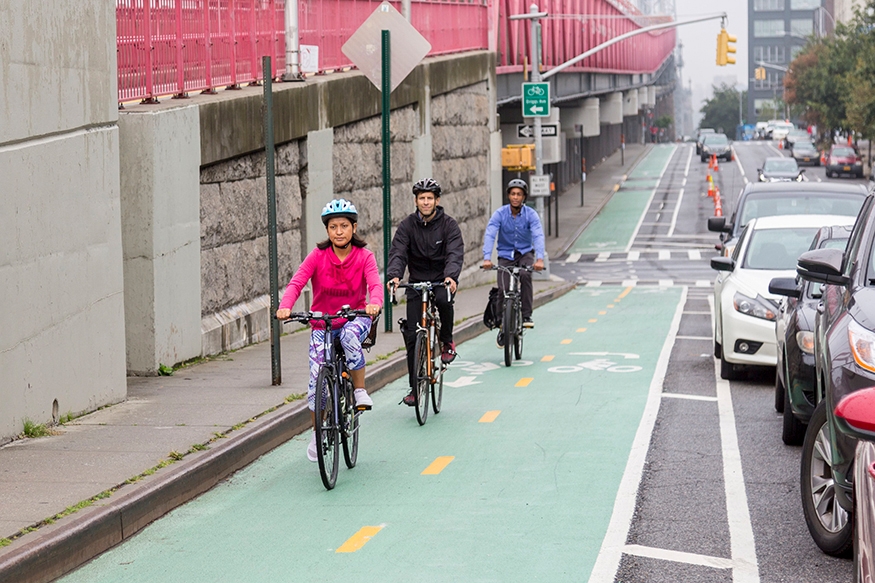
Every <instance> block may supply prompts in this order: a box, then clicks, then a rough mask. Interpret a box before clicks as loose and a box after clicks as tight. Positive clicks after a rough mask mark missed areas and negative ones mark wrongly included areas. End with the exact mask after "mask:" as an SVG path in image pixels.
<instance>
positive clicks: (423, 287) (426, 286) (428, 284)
mask: <svg viewBox="0 0 875 583" xmlns="http://www.w3.org/2000/svg"><path fill="white" fill-rule="evenodd" d="M441 286H443V287H444V288H445V289H446V290H447V301H448V302H449V301H452V299H453V294H452V292H450V286H448V285H447V284H445V283H444V282H442V281H434V282H432V281H422V282H419V283H399V284H398V285H395V286H393V287H392V305H393V306H397V305H398V298H397V297H395V292H396V291H397V290H398V288H401V287H403V288H407V289H412V290H415V291H419V292H422V291H427V292H430V291H433V290H434V288H436V287H441Z"/></svg>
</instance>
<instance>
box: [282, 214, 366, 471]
mask: <svg viewBox="0 0 875 583" xmlns="http://www.w3.org/2000/svg"><path fill="white" fill-rule="evenodd" d="M357 221H358V212H357V211H356V208H355V206H354V205H353V204H352V203H350V202H349V201H347V200H344V199H342V198H341V199H337V200H332V201H331V202H329V203H328V204H327V205H325V208H324V209H323V210H322V222H323V223H324V224H325V229H326V230H327V231H328V239H326V240H325V241H322V242H321V243H319V244H318V245H316V248H315V249H313V251H311V252H310V254H309V255H307V257H306V259H304V262H303V263H301V266H300V267H299V268H298V271H297V272H296V273H295V275H294V276H293V277H292V280H291V281H290V282H289V285H288V287H287V288H286V291H285V293H284V294H283V299H282V301H281V302H280V305H279V309H278V310H277V311H276V317H277V318H279V319H280V320H285V319H288V317H289V314H291V312H292V306H294V304H295V302H296V301H297V300H298V297H299V296H300V295H301V290H302V289H303V288H304V286H305V285H306V284H307V282H308V281H311V280H312V281H313V305H312V307H311V309H312V310H313V311H314V312H324V313H326V314H336V313H337V312H338V311H339V310H340V309H341V307H343V306H345V305H349V306H350V307H351V308H352V309H354V310H362V309H363V310H365V311H366V312H367V313H368V314H369V315H370V316H371V318H373V317H374V316H376V315H377V314H379V313H380V310H381V309H382V307H383V290H382V285H381V283H380V274H379V271H378V270H377V260H376V258H375V257H374V254H373V253H371V252H370V251H369V250H367V249H365V245H367V243H365V242H364V241H363V240H362V239H361V238H360V237H359V236H358V235H356V226H357ZM371 318H356V319H355V320H352V321H345V320H343V319H342V318H338V319H337V320H334V321H333V323H332V330H331V332H330V336H329V335H328V334H326V330H325V329H324V328H322V327H321V326H324V324H322V323H321V322H314V323H313V324H312V325H313V330H312V331H311V333H310V383H309V386H308V388H307V401H308V403H309V405H310V411H314V410H315V408H316V376H317V375H318V374H319V369H320V368H321V367H322V359H323V350H322V347H323V343H324V342H325V341H326V340H328V339H330V338H334V337H337V336H340V343H341V345H342V346H343V351H344V353H345V354H346V364H347V367H348V368H349V373H350V376H351V377H352V386H353V387H354V388H355V402H356V407H357V408H360V409H370V408H371V406H373V401H371V398H370V397H369V396H368V392H367V391H366V390H365V357H364V354H363V353H362V341H363V340H364V339H365V338H366V337H367V336H368V332H370V330H371V323H372V320H371ZM312 415H314V422H315V413H313V414H312ZM307 458H308V459H309V460H310V461H311V462H315V461H316V459H317V458H316V434H315V433H314V434H313V437H312V439H311V440H310V446H309V447H308V448H307Z"/></svg>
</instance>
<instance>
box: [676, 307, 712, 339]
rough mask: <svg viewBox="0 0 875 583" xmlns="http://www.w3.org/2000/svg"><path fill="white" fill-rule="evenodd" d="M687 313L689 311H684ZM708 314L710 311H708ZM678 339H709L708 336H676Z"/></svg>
mask: <svg viewBox="0 0 875 583" xmlns="http://www.w3.org/2000/svg"><path fill="white" fill-rule="evenodd" d="M684 313H685V314H688V313H689V312H684ZM708 313H709V314H710V313H711V312H708ZM678 340H711V337H710V336H678Z"/></svg>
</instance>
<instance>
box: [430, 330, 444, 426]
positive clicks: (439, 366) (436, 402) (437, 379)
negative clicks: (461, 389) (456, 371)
mask: <svg viewBox="0 0 875 583" xmlns="http://www.w3.org/2000/svg"><path fill="white" fill-rule="evenodd" d="M433 338H434V346H437V345H438V340H437V338H438V332H437V330H436V331H435V334H434V336H433ZM431 361H432V369H431V370H432V375H431V376H432V378H431V381H432V382H431V410H432V411H434V413H435V415H437V414H438V413H440V412H441V400H442V399H443V397H444V372H445V371H446V368H447V367H446V365H445V364H444V363H443V361H442V360H441V353H440V352H438V351H437V350H434V351H432V359H431Z"/></svg>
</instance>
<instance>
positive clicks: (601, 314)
mask: <svg viewBox="0 0 875 583" xmlns="http://www.w3.org/2000/svg"><path fill="white" fill-rule="evenodd" d="M605 314H607V312H606V311H605V310H600V311H599V316H604V315H605Z"/></svg>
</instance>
